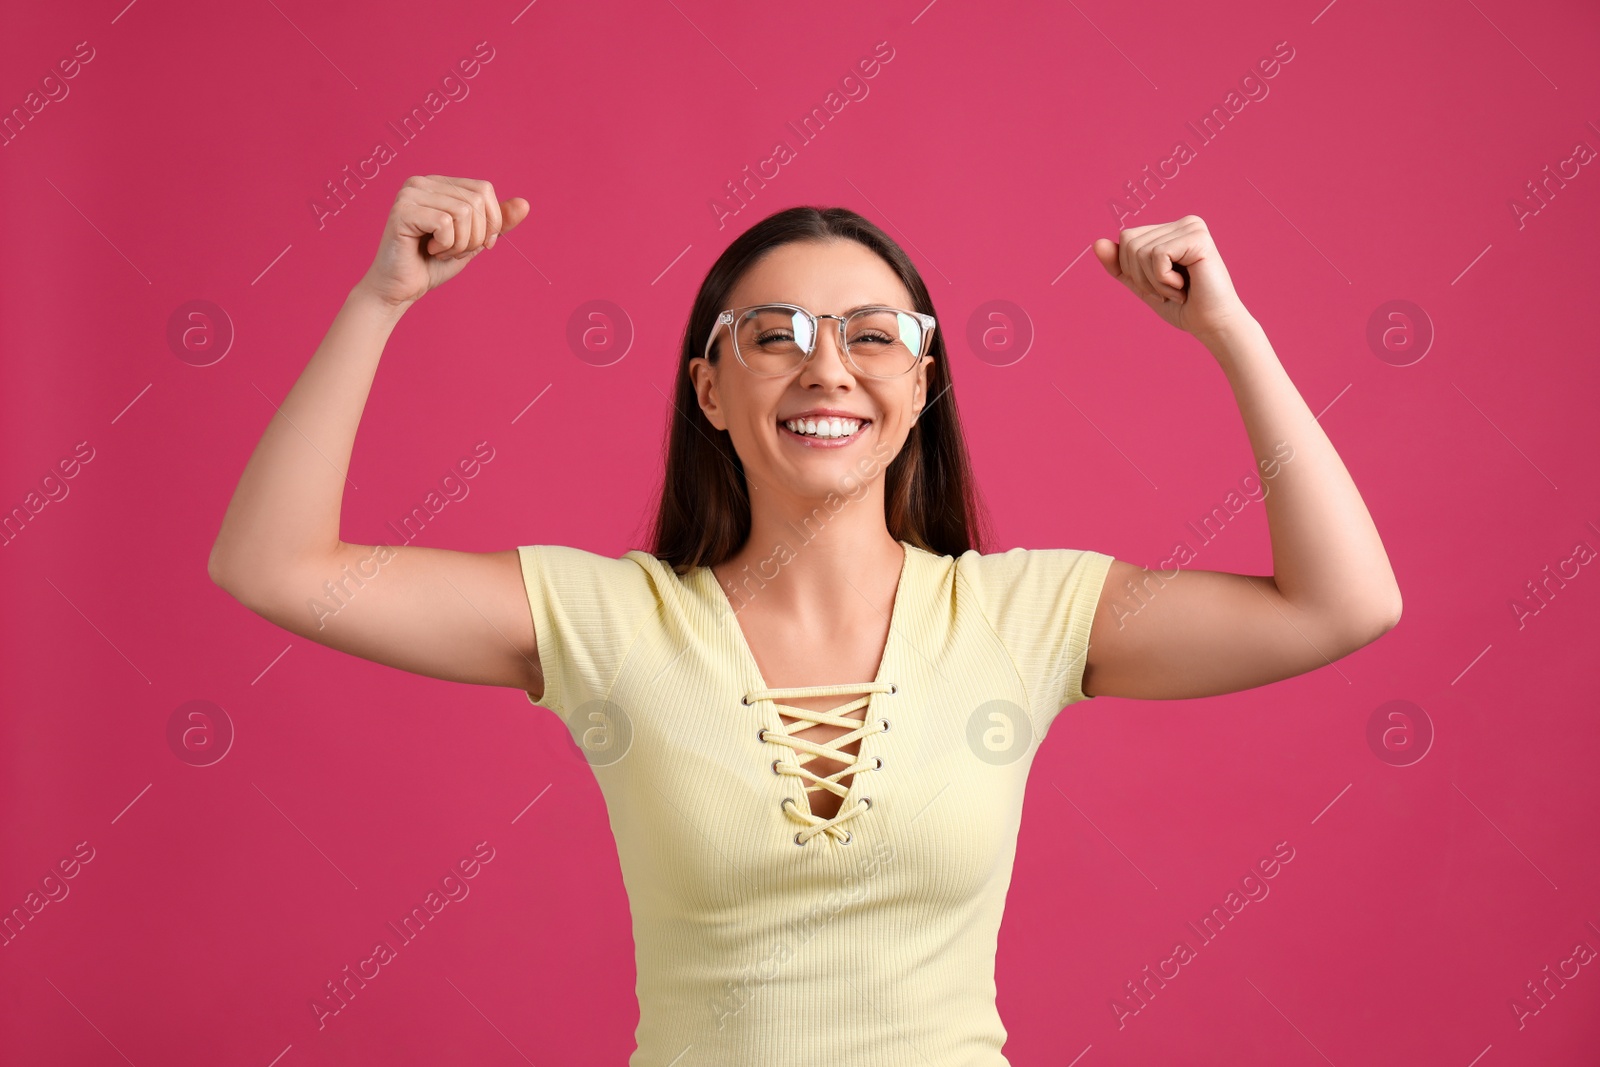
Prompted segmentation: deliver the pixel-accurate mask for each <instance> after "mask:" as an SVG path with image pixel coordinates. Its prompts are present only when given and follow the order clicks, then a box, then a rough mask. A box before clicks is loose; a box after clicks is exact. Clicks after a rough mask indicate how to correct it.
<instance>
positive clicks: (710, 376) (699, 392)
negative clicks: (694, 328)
mask: <svg viewBox="0 0 1600 1067" xmlns="http://www.w3.org/2000/svg"><path fill="white" fill-rule="evenodd" d="M716 377H717V376H716V368H715V367H713V366H712V365H711V363H710V361H709V360H707V359H705V358H704V357H703V356H696V357H695V358H693V359H691V360H690V361H689V382H690V384H692V385H693V386H694V393H695V399H696V400H698V401H699V403H700V410H701V412H703V413H704V414H705V417H706V421H707V422H709V423H711V425H712V426H714V427H716V428H717V429H719V430H722V431H724V432H726V431H727V429H728V427H727V426H725V425H723V421H722V408H721V406H720V405H719V404H718V403H717V380H716Z"/></svg>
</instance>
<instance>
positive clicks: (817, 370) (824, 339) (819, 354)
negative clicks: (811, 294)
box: [805, 319, 854, 379]
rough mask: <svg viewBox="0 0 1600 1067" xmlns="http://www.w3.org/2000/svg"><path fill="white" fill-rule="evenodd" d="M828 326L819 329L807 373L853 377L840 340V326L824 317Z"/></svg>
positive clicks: (807, 362) (833, 377) (830, 376)
mask: <svg viewBox="0 0 1600 1067" xmlns="http://www.w3.org/2000/svg"><path fill="white" fill-rule="evenodd" d="M823 321H824V322H826V323H827V326H819V327H818V329H817V344H816V347H815V348H813V349H812V350H811V358H810V359H808V360H806V368H805V373H806V374H810V375H817V376H819V377H826V378H829V379H838V378H847V379H848V378H853V377H854V374H852V373H851V370H850V364H849V362H848V360H847V359H846V357H845V351H844V349H843V347H842V346H841V345H840V342H839V328H838V325H837V324H836V323H835V322H834V321H833V320H832V319H824V320H823Z"/></svg>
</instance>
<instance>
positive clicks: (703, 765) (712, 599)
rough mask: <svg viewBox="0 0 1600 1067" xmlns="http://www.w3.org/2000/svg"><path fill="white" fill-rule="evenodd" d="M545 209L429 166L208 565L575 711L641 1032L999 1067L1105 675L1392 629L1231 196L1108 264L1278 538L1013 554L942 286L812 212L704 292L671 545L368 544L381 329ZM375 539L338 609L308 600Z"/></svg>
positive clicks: (1384, 592) (292, 403)
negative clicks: (365, 452)
mask: <svg viewBox="0 0 1600 1067" xmlns="http://www.w3.org/2000/svg"><path fill="white" fill-rule="evenodd" d="M528 211H529V206H528V203H527V201H526V200H523V199H521V198H512V199H510V200H507V201H505V202H504V203H502V202H500V201H499V199H498V198H497V196H496V194H495V192H494V190H493V188H492V187H491V186H490V185H489V183H488V182H484V181H472V180H467V179H451V178H445V177H441V176H431V177H427V178H420V177H413V178H410V179H408V180H407V181H406V183H405V185H404V187H403V188H402V189H401V191H400V194H399V196H398V197H397V199H396V201H395V204H394V208H393V210H392V212H391V214H390V217H389V220H388V224H387V226H386V228H385V231H384V237H383V241H382V244H381V246H380V248H379V251H378V254H377V257H376V259H375V260H374V262H373V264H372V266H371V268H370V269H369V270H368V271H367V273H366V275H365V277H363V278H362V279H361V281H360V282H359V283H358V284H357V285H356V286H355V287H354V288H353V289H352V290H351V291H350V294H349V297H348V298H347V300H346V302H345V304H344V307H343V308H342V309H341V310H340V312H339V314H338V316H337V317H336V318H335V319H334V322H333V325H332V326H331V327H330V329H329V331H328V334H327V336H326V337H325V338H324V340H323V342H322V344H321V346H320V347H319V348H318V349H317V352H316V353H315V355H314V356H313V357H312V359H311V362H310V363H309V365H308V366H307V367H306V370H305V371H304V373H303V374H302V375H301V377H300V380H299V381H298V382H297V383H296V385H295V386H294V388H293V389H292V390H291V391H290V393H289V395H288V397H287V398H286V399H285V400H284V401H283V404H282V407H281V409H280V412H281V413H280V414H279V415H278V416H276V417H274V418H273V419H272V421H271V423H270V424H269V425H268V427H267V430H266V432H265V434H264V435H263V437H262V439H261V442H260V444H259V445H258V446H257V448H256V451H255V454H254V455H253V456H252V457H251V460H250V463H249V465H248V466H247V467H246V468H245V471H244V474H243V476H242V477H241V479H240V482H239V486H238V489H237V491H236V492H235V494H234V498H233V501H232V503H231V504H230V506H229V508H228V512H227V515H226V517H225V519H224V521H223V524H222V530H221V533H220V534H219V536H218V538H217V542H216V545H215V547H214V548H213V550H212V554H211V560H210V573H211V575H212V578H213V579H214V580H215V581H216V582H217V583H218V584H219V585H221V586H222V587H223V588H224V589H226V590H227V591H228V592H230V593H231V594H232V595H234V596H235V597H236V598H238V599H239V600H240V601H241V602H242V603H244V604H245V605H246V606H247V607H249V608H250V609H251V610H253V611H255V612H257V613H258V614H261V615H263V616H265V617H266V618H268V619H270V620H271V621H273V622H275V623H277V624H278V625H280V626H282V627H284V628H285V629H288V630H291V631H293V632H295V633H298V634H300V635H302V636H304V637H307V638H309V639H311V640H314V641H318V642H321V643H323V644H326V645H328V646H330V647H333V648H337V649H341V650H343V651H347V652H351V653H354V654H355V655H359V656H363V657H365V658H368V659H372V660H375V661H377V662H380V663H386V664H389V665H391V666H395V667H399V668H401V669H403V670H408V671H414V672H417V673H420V674H426V675H431V676H434V677H439V678H447V679H452V680H457V681H463V682H474V683H479V684H488V685H504V686H515V687H517V688H519V689H522V690H524V691H525V692H526V693H527V695H528V698H529V699H530V700H532V701H533V702H535V703H537V704H541V705H543V706H544V707H547V708H550V709H552V710H554V711H555V712H557V713H558V714H559V715H561V717H562V718H563V720H564V721H565V722H566V724H567V727H568V729H569V730H571V731H572V734H573V736H574V739H575V740H576V741H577V743H578V745H579V748H580V749H581V750H582V751H583V752H584V754H585V755H586V756H587V757H588V758H589V760H590V763H591V765H592V767H593V770H594V773H595V776H596V778H597V779H598V781H599V784H600V786H601V789H602V792H603V794H604V796H605V801H606V805H607V808H608V811H609V813H610V816H611V825H612V828H613V831H614V834H615V836H616V840H617V848H618V852H619V857H620V860H621V865H622V872H623V877H624V881H625V885H626V887H627V890H628V893H629V899H630V904H631V907H632V912H633V921H634V938H635V944H636V951H637V962H638V976H639V982H638V991H639V997H640V1020H639V1026H638V1030H637V1032H636V1039H637V1044H638V1047H637V1049H636V1051H635V1052H634V1054H633V1057H632V1059H631V1060H630V1063H631V1064H633V1065H634V1067H641V1065H644V1064H650V1065H665V1064H668V1063H672V1064H674V1065H676V1067H690V1065H694V1064H738V1065H741V1067H742V1065H749V1064H763V1065H774V1064H791V1063H792V1064H800V1063H814V1062H823V1063H834V1064H867V1063H872V1064H896V1065H898V1064H906V1065H910V1064H918V1065H924V1064H935V1065H940V1067H942V1065H945V1064H949V1065H956V1064H961V1065H966V1067H978V1065H985V1067H996V1065H1003V1064H1005V1063H1006V1062H1007V1061H1006V1059H1005V1057H1004V1056H1003V1055H1002V1053H1001V1047H1002V1045H1003V1044H1004V1041H1005V1036H1006V1031H1005V1028H1004V1027H1003V1025H1002V1024H1001V1021H1000V1018H999V1015H998V1013H997V1012H996V1010H995V985H994V957H995V947H996V935H997V932H998V929H999V925H1000V919H1001V912H1002V907H1003V903H1004V898H1005V893H1006V889H1007V886H1008V884H1009V881H1010V876H1011V870H1012V859H1013V855H1014V846H1015V840H1016V834H1017V829H1018V826H1019V820H1020V815H1021V804H1022V796H1023V789H1024V785H1025V782H1026V778H1027V770H1028V767H1029V765H1030V764H1031V762H1032V758H1033V754H1034V752H1035V751H1036V750H1037V747H1038V741H1039V740H1040V739H1042V737H1043V736H1044V734H1045V731H1046V730H1047V729H1048V727H1049V725H1050V723H1051V721H1052V720H1053V719H1054V718H1055V716H1056V715H1057V713H1059V712H1060V710H1061V709H1062V708H1063V707H1064V706H1066V705H1069V704H1072V703H1075V702H1077V701H1080V700H1084V699H1088V698H1090V697H1093V696H1097V695H1101V694H1110V695H1114V696H1123V697H1142V698H1147V699H1171V698H1179V697H1198V696H1208V695H1213V694H1218V693H1227V692H1232V691H1235V690H1241V689H1248V688H1251V687H1254V686H1259V685H1263V684H1266V683H1268V682H1272V681H1276V680H1278V679H1282V678H1288V677H1291V676H1293V675H1296V674H1300V673H1303V672H1306V671H1309V670H1312V669H1314V668H1316V667H1319V666H1322V665H1323V664H1326V663H1331V662H1332V661H1333V660H1335V659H1337V658H1339V657H1341V656H1345V655H1348V654H1349V653H1350V652H1352V651H1354V650H1355V649H1357V648H1360V647H1361V646H1363V645H1365V644H1367V643H1368V642H1370V641H1372V640H1373V639H1375V638H1376V637H1377V636H1379V635H1380V634H1382V633H1383V632H1385V631H1386V630H1388V629H1390V628H1391V627H1393V626H1394V625H1395V623H1396V622H1397V621H1398V619H1399V616H1400V594H1399V590H1398V588H1397V586H1396V584H1395V579H1394V575H1393V572H1392V571H1391V569H1390V567H1389V562H1388V559H1387V557H1386V556H1385V554H1384V550H1383V545H1382V543H1381V542H1380V540H1379V538H1378V534H1377V531H1376V530H1375V529H1374V527H1373V524H1372V520H1371V518H1370V517H1369V516H1368V514H1367V511H1366V508H1365V506H1364V505H1363V504H1362V501H1361V497H1360V496H1359V494H1358V493H1357V492H1356V489H1355V486H1354V485H1353V484H1352V483H1351V480H1350V477H1349V475H1348V474H1347V473H1346V471H1345V469H1344V466H1343V465H1342V464H1341V463H1340V461H1339V458H1338V456H1337V455H1336V454H1335V453H1334V450H1333V448H1332V446H1331V445H1330V444H1329V442H1328V439H1327V437H1326V436H1325V435H1324V434H1323V432H1322V430H1321V427H1320V426H1318V424H1317V422H1316V420H1315V419H1314V418H1313V417H1312V416H1311V413H1310V412H1309V411H1308V410H1307V408H1306V406H1305V404H1304V403H1303V402H1302V400H1301V399H1300V396H1299V395H1298V393H1297V392H1296V391H1295V389H1294V386H1293V385H1292V384H1291V383H1290V381H1289V379H1288V376H1287V375H1286V374H1285V373H1284V370H1283V368H1282V367H1281V366H1280V365H1279V363H1278V362H1277V359H1276V357H1275V356H1274V354H1273V351H1272V349H1271V347H1270V345H1269V344H1268V343H1267V339H1266V337H1265V335H1264V334H1263V332H1262V330H1261V328H1260V326H1259V325H1257V323H1256V322H1255V320H1254V319H1253V318H1252V317H1251V316H1250V315H1249V313H1248V312H1247V311H1246V310H1245V308H1244V306H1243V305H1242V304H1241V303H1240V302H1239V299H1238V297H1237V296H1236V295H1235V293H1234V290H1233V287H1232V284H1231V283H1230V281H1229V279H1228V274H1227V271H1226V270H1225V269H1224V267H1223V265H1222V261H1221V259H1220V258H1219V257H1218V255H1217V251H1216V247H1215V246H1214V245H1213V243H1212V241H1211V238H1210V236H1209V234H1208V233H1207V231H1206V227H1205V225H1204V223H1203V222H1201V220H1200V219H1198V218H1195V217H1194V216H1188V217H1186V218H1183V219H1180V220H1179V221H1177V222H1173V223H1166V224H1161V225H1155V226H1145V227H1139V228H1137V229H1130V230H1123V231H1122V233H1121V235H1120V237H1121V240H1120V241H1118V242H1113V241H1109V240H1105V239H1101V240H1099V241H1097V242H1096V243H1095V252H1096V254H1097V256H1098V257H1099V259H1100V261H1101V263H1102V264H1103V265H1104V267H1105V269H1106V270H1107V271H1108V272H1109V273H1110V274H1111V275H1112V276H1113V277H1114V278H1116V279H1117V280H1119V281H1121V282H1122V284H1123V285H1125V286H1126V287H1127V288H1128V289H1129V290H1130V291H1131V292H1133V293H1134V294H1135V295H1137V296H1138V297H1140V298H1141V299H1143V300H1144V301H1145V303H1147V304H1148V305H1149V306H1150V307H1151V308H1152V309H1153V310H1154V311H1155V312H1156V313H1157V314H1159V315H1161V316H1162V317H1163V318H1164V319H1166V320H1167V321H1168V322H1170V323H1171V324H1173V325H1174V326H1176V327H1178V328H1180V329H1183V330H1186V331H1188V332H1189V333H1191V334H1193V335H1194V336H1195V337H1196V338H1198V339H1199V340H1200V341H1201V342H1202V343H1204V345H1205V346H1206V348H1207V349H1208V350H1209V351H1210V353H1211V354H1212V355H1213V356H1214V357H1215V358H1216V359H1217V361H1218V363H1219V364H1220V366H1221V367H1222V370H1223V372H1224V373H1225V374H1226V375H1227V377H1228V380H1229V382H1230V384H1231V385H1232V386H1233V389H1234V393H1235V395H1236V396H1237V398H1238V402H1239V408H1240V412H1241V414H1242V415H1243V417H1244V421H1245V426H1246V429H1247V431H1248V433H1249V437H1250V443H1251V447H1252V451H1253V452H1254V453H1255V454H1256V455H1257V456H1258V457H1260V462H1261V465H1262V468H1263V475H1264V476H1265V477H1267V478H1270V479H1271V481H1272V483H1273V484H1272V488H1273V490H1275V491H1273V492H1271V493H1269V494H1268V495H1267V496H1266V498H1265V508H1266V514H1267V519H1268V523H1269V526H1270V529H1271V534H1272V548H1273V562H1274V570H1275V573H1274V574H1273V575H1272V576H1270V577H1258V576H1249V575H1239V574H1228V573H1221V572H1214V571H1199V570H1183V569H1182V568H1181V566H1177V567H1173V568H1171V573H1165V572H1158V571H1149V570H1145V569H1143V568H1141V567H1138V566H1136V565H1133V564H1130V563H1125V562H1123V561H1121V560H1116V559H1113V558H1112V557H1110V556H1108V555H1104V554H1101V553H1098V552H1093V551H1088V550H1076V549H1064V548H1057V549H1039V550H1027V549H1021V548H1016V549H1012V550H1010V551H1008V552H1000V553H990V554H985V553H983V552H981V551H980V546H979V545H978V544H976V543H975V542H977V541H978V540H979V539H978V538H976V537H975V536H974V531H973V530H972V524H973V522H974V521H975V518H976V504H975V494H974V493H973V491H972V486H971V481H970V478H969V475H968V468H967V461H966V454H965V450H964V447H963V444H962V436H961V430H960V424H959V421H958V419H957V413H956V405H955V399H954V396H953V395H952V394H951V392H950V384H951V375H950V368H949V364H948V362H947V360H946V350H945V347H944V344H943V341H942V338H943V336H944V331H943V330H942V329H941V327H940V326H939V324H938V323H937V321H936V318H935V313H934V308H933V303H932V301H931V300H930V298H929V296H928V292H927V289H926V288H925V286H924V285H923V283H922V281H921V279H920V277H919V276H918V274H917V272H916V270H915V268H914V267H913V266H912V264H911V262H910V260H909V259H908V258H907V257H906V256H905V254H904V253H903V252H902V251H901V250H900V248H899V247H898V246H897V245H896V244H895V243H894V242H893V241H891V240H890V239H889V238H888V237H887V236H886V235H885V234H884V233H883V232H882V231H880V230H879V229H878V228H877V227H875V226H873V225H872V224H871V223H870V222H868V221H866V220H865V219H863V218H862V217H861V216H859V215H856V214H855V213H853V212H850V211H847V210H844V209H839V208H834V209H829V210H826V211H819V210H817V209H814V208H793V209H790V210H788V211H783V212H779V213H777V214H776V215H773V216H771V217H769V218H767V219H765V220H763V221H762V222H760V223H757V224H756V225H755V226H754V227H752V228H751V229H750V230H749V231H747V232H746V233H745V234H743V235H742V236H740V237H739V238H738V239H736V240H735V241H734V242H733V243H732V245H730V247H729V248H728V249H727V250H726V251H725V252H724V253H723V254H722V256H721V257H720V258H719V259H718V261H717V262H716V264H715V265H713V267H712V268H711V271H710V273H709V275H708V276H707V278H706V279H705V282H704V283H703V284H702V286H701V288H700V291H699V293H698V295H697V297H696V299H695V303H694V306H693V308H692V310H691V312H690V316H689V322H688V327H687V330H686V332H685V334H684V337H683V343H682V352H681V363H680V373H679V374H678V379H677V393H676V396H675V398H674V407H675V413H674V417H673V421H672V426H671V431H670V437H669V444H668V457H667V470H666V477H665V486H664V490H663V494H662V500H661V504H660V507H659V509H658V513H657V518H656V529H655V545H654V551H652V552H648V553H647V552H643V551H637V550H636V551H631V552H628V553H627V554H626V555H624V556H623V557H622V558H620V559H610V558H607V557H604V556H600V555H596V554H593V553H589V552H585V551H582V550H580V549H576V548H571V547H566V546H560V545H533V546H523V547H521V548H519V549H517V550H515V551H513V550H506V551H503V552H491V553H465V552H451V551H445V550H442V549H436V548H422V547H414V546H401V547H398V548H387V547H384V546H366V545H356V544H348V543H346V542H344V541H342V540H341V539H340V536H339V534H340V529H339V508H340V498H341V494H342V490H343V486H344V474H345V469H346V467H347V464H348V461H349V455H350V449H351V444H352V441H353V439H354V436H355V430H356V424H357V422H358V421H359V419H360V415H361V411H362V408H363V406H364V404H365V401H366V397H367V393H368V390H369V389H370V387H371V383H372V378H373V374H374V372H375V371H376V369H377V364H378V358H379V356H380V354H381V353H382V350H383V346H384V342H385V341H386V339H387V338H388V336H389V333H390V331H391V330H393V329H394V326H395V324H396V322H398V320H399V318H400V316H401V314H402V313H403V312H404V310H405V309H406V308H407V307H409V306H410V305H411V304H413V303H415V302H416V301H417V300H418V299H420V298H421V297H422V296H423V295H424V294H426V293H427V292H428V291H430V290H432V289H433V288H435V287H437V286H439V285H441V284H443V283H444V282H446V281H448V280H449V279H450V278H452V277H454V276H455V275H456V274H457V273H459V272H460V271H461V269H462V268H463V267H464V266H465V265H466V264H467V263H468V262H470V261H471V260H472V259H473V258H475V257H477V256H478V255H481V254H482V253H483V252H484V251H486V250H488V249H491V248H493V247H494V245H495V243H496V240H497V237H498V235H499V234H501V233H504V232H508V231H509V230H511V229H512V228H513V227H515V226H516V225H518V224H519V223H520V222H522V221H523V219H524V218H526V216H527V214H528ZM774 305H782V306H774ZM373 559H376V560H377V561H378V562H379V563H381V571H380V572H379V575H378V576H377V577H376V578H373V579H371V580H370V581H367V582H366V583H365V584H362V585H361V586H360V588H359V590H353V591H352V592H351V595H349V597H348V599H347V601H345V602H344V603H343V604H342V605H341V607H340V610H339V611H338V612H337V613H336V614H335V615H333V616H331V617H328V616H327V615H326V613H319V612H316V611H313V610H308V608H307V604H308V602H309V601H312V600H315V599H318V598H325V592H324V590H325V583H326V582H328V581H330V580H333V581H336V582H338V581H340V576H341V575H348V574H349V573H350V571H346V570H345V569H344V568H346V567H349V568H351V570H354V571H356V572H357V573H360V574H369V573H370V571H368V570H365V569H362V568H361V567H359V566H357V565H358V564H361V563H363V562H370V561H372V560H373ZM1182 562H1187V561H1186V560H1185V561H1182ZM1125 590H1126V591H1128V592H1126V593H1125V592H1124V591H1125ZM1103 591H1104V595H1102V592H1103Z"/></svg>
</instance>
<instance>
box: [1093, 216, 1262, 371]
mask: <svg viewBox="0 0 1600 1067" xmlns="http://www.w3.org/2000/svg"><path fill="white" fill-rule="evenodd" d="M1117 236H1118V237H1119V238H1120V240H1117V241H1111V240H1108V239H1106V238H1104V237H1102V238H1100V239H1099V240H1097V241H1095V243H1094V254H1095V255H1096V256H1097V257H1099V260H1100V264H1101V266H1103V267H1105V269H1106V271H1107V272H1108V273H1109V274H1110V275H1111V276H1112V277H1113V278H1115V279H1117V281H1119V282H1121V283H1122V284H1123V285H1125V286H1127V287H1128V289H1129V290H1130V291H1132V292H1133V294H1134V295H1135V296H1137V297H1139V298H1140V299H1141V300H1143V301H1144V302H1145V303H1146V304H1148V305H1150V307H1151V308H1153V309H1154V310H1155V313H1156V314H1157V315H1160V316H1161V317H1162V318H1163V319H1165V320H1167V321H1168V322H1170V323H1171V324H1172V325H1174V326H1176V327H1177V328H1178V329H1180V330H1184V331H1185V332H1187V333H1192V334H1194V335H1195V336H1196V337H1198V338H1200V339H1201V340H1206V339H1207V338H1210V337H1215V336H1217V335H1219V334H1221V333H1222V332H1224V331H1225V330H1227V329H1228V328H1229V327H1232V326H1237V325H1240V324H1243V323H1247V322H1249V321H1250V320H1251V315H1250V312H1249V311H1247V310H1246V309H1245V306H1244V304H1243V302H1242V301H1240V299H1239V294H1238V293H1235V292H1234V291H1233V280H1232V279H1231V278H1229V277H1228V268H1227V267H1224V266H1223V265H1222V257H1221V256H1220V255H1218V254H1217V246H1216V245H1215V244H1214V243H1212V240H1211V232H1210V231H1209V230H1207V229H1206V224H1205V222H1204V221H1203V220H1202V219H1201V218H1200V217H1199V216H1198V215H1185V216H1184V217H1183V218H1181V219H1179V220H1178V221H1176V222H1162V223H1158V224H1156V225H1154V226H1135V227H1133V228H1132V229H1128V230H1123V231H1122V232H1121V233H1119V234H1118V235H1117Z"/></svg>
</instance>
